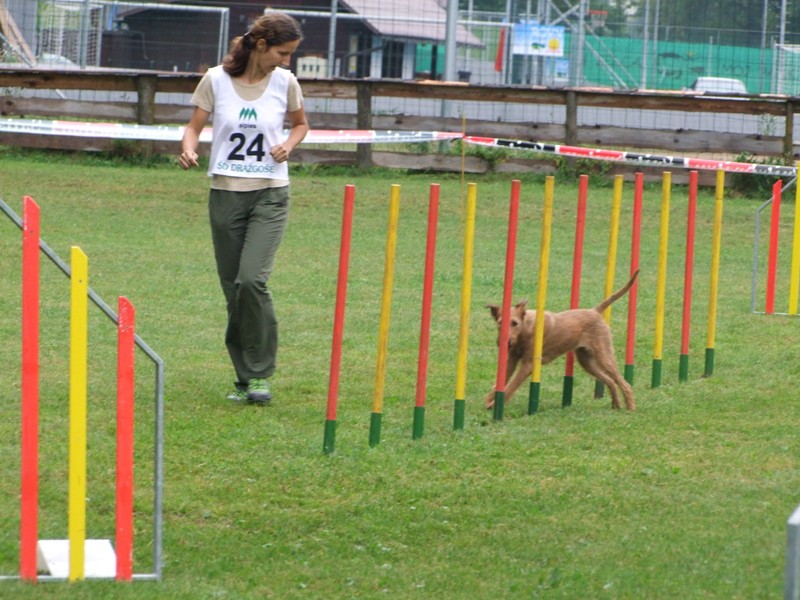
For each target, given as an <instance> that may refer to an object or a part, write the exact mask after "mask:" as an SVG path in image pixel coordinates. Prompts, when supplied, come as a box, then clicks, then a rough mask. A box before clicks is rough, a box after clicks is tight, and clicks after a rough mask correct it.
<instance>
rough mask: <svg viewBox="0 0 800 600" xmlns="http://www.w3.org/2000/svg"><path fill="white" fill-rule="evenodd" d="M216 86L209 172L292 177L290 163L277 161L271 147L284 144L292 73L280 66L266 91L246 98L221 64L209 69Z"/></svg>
mask: <svg viewBox="0 0 800 600" xmlns="http://www.w3.org/2000/svg"><path fill="white" fill-rule="evenodd" d="M209 75H210V77H211V85H212V87H213V89H214V117H213V139H212V142H211V155H210V159H209V169H208V173H209V175H225V176H228V177H250V178H264V179H289V165H288V163H286V162H282V163H277V162H275V161H274V160H273V159H272V157H271V156H270V155H269V150H270V148H272V147H273V146H275V145H276V144H280V143H282V142H283V141H284V140H285V138H286V136H285V134H284V127H283V125H284V120H285V118H286V104H287V96H288V90H289V77H290V73H289V72H288V71H284V70H283V69H280V68H277V69H275V70H274V71H273V72H272V75H271V76H270V78H269V83H268V84H267V88H266V89H265V90H264V94H263V95H262V96H261V97H260V98H258V99H257V100H254V101H252V102H248V101H247V100H243V99H242V98H241V97H240V96H239V95H238V94H237V93H236V90H235V89H234V87H233V83H232V82H231V77H230V75H228V74H227V73H226V72H225V71H224V70H223V69H222V66H216V67H212V68H211V69H209Z"/></svg>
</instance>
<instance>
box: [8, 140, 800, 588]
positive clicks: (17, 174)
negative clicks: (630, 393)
mask: <svg viewBox="0 0 800 600" xmlns="http://www.w3.org/2000/svg"><path fill="white" fill-rule="evenodd" d="M468 181H475V182H476V183H477V185H478V209H477V212H478V216H477V225H476V241H475V253H474V269H473V288H472V306H471V320H470V339H469V344H470V346H469V363H468V376H467V398H466V400H467V402H466V405H467V406H466V425H465V429H464V431H460V432H455V431H453V427H452V422H453V400H454V391H455V372H456V369H455V367H456V356H457V341H458V326H459V304H460V296H461V279H462V277H461V276H462V260H463V239H462V238H463V226H464V210H463V207H464V204H463V203H464V182H463V181H462V180H461V178H460V177H459V176H456V175H443V174H438V173H433V174H407V173H402V172H393V173H390V172H386V171H375V172H370V173H358V172H356V171H342V170H326V169H313V168H306V169H297V170H296V171H294V173H293V206H292V216H291V219H290V224H289V228H288V230H287V235H286V238H285V241H284V243H283V245H282V247H281V249H280V252H279V255H278V261H277V266H276V270H275V273H274V276H273V279H272V283H271V287H272V290H273V293H274V296H275V301H276V307H277V310H278V317H279V320H280V326H281V352H280V355H279V369H278V373H277V374H276V376H275V378H274V381H273V385H272V387H273V391H274V393H275V400H274V403H273V405H272V406H270V407H267V408H263V409H261V408H257V407H249V406H238V405H234V404H231V403H230V402H228V401H226V400H225V395H226V393H227V392H228V391H229V388H230V385H231V382H232V377H233V374H232V370H231V368H230V366H229V363H228V359H227V355H226V352H225V347H224V344H223V332H224V317H225V315H224V312H225V310H224V303H223V297H222V293H221V291H220V289H219V285H218V283H217V279H216V273H215V270H214V265H213V257H212V252H211V243H210V239H209V238H210V236H209V229H208V224H207V215H206V198H207V180H206V177H205V176H204V174H203V173H202V172H201V171H198V170H195V171H193V172H188V173H187V172H183V171H181V170H180V169H179V168H178V167H177V166H176V165H175V164H163V163H162V164H156V165H150V166H147V165H124V164H120V163H114V162H105V161H102V160H98V159H97V158H87V157H69V156H61V155H57V154H53V155H49V154H42V153H30V154H27V153H22V154H20V153H17V152H13V151H10V150H8V149H4V150H0V197H2V198H3V199H4V200H5V201H6V202H7V203H8V204H10V205H11V206H12V207H13V208H14V209H15V210H16V211H18V212H19V213H20V214H21V205H22V196H23V195H31V196H33V197H34V199H35V200H36V201H37V203H39V204H40V206H41V209H42V237H43V239H44V240H45V241H46V242H47V243H48V244H49V245H50V246H51V247H52V248H53V249H54V250H55V251H56V252H58V253H59V254H60V255H61V256H62V257H63V258H64V259H65V260H68V259H69V251H70V247H71V246H72V245H77V246H79V247H81V249H82V250H83V251H84V252H85V253H86V254H87V255H88V257H89V284H90V286H91V287H92V288H93V289H94V290H95V291H96V292H97V293H98V294H99V295H100V296H101V297H102V298H103V299H104V300H105V301H106V302H108V303H109V304H111V305H112V306H116V297H117V296H119V295H124V296H126V297H128V298H129V299H130V300H131V302H132V303H133V304H134V306H135V307H136V318H137V331H138V333H139V334H140V335H141V336H142V338H143V339H144V340H145V341H146V342H147V343H148V344H149V345H150V346H151V347H152V348H153V349H154V350H155V351H156V352H157V353H159V354H160V356H161V357H162V358H163V359H164V361H165V364H166V422H165V428H166V452H165V472H166V481H165V502H164V557H165V564H164V576H163V580H162V581H161V582H158V583H155V582H134V583H133V584H119V583H114V582H108V581H105V582H104V581H86V582H81V583H75V584H67V583H42V584H38V585H35V586H33V585H30V584H22V583H18V582H13V581H11V582H10V581H0V597H3V598H12V597H13V598H39V597H58V598H108V597H114V598H186V599H192V600H194V599H198V598H280V599H284V598H384V597H387V598H437V599H439V598H538V597H543V598H581V599H584V598H630V599H641V598H664V599H673V598H724V599H729V598H742V599H752V598H775V597H779V596H780V595H781V593H782V589H783V575H784V555H785V544H786V519H787V518H788V516H789V514H790V513H791V512H792V510H794V508H795V506H797V505H798V504H799V503H800V494H798V492H797V490H798V488H799V487H800V472H798V461H797V457H798V456H799V455H800V441H798V436H797V431H798V428H800V417H799V416H798V411H796V410H795V409H797V408H798V406H797V402H798V398H797V396H798V393H797V384H798V374H800V321H797V320H796V318H792V317H785V316H771V317H768V316H764V315H759V314H756V315H754V314H751V312H750V292H751V274H752V272H751V271H752V262H753V246H754V244H753V231H754V217H755V211H756V208H757V207H758V206H759V205H760V204H761V203H762V202H763V201H764V200H765V198H761V197H757V198H741V197H726V200H725V209H724V231H723V237H722V254H721V269H720V281H719V305H718V310H717V316H718V320H717V325H716V340H715V342H716V343H715V347H716V355H715V370H714V374H713V377H710V378H703V377H702V373H703V355H704V352H705V348H706V329H707V323H708V304H709V298H708V292H709V287H710V265H711V246H712V223H713V201H714V195H713V190H709V189H703V190H701V194H700V198H699V202H698V226H697V239H696V258H695V269H694V291H695V294H694V297H695V298H694V302H693V307H692V320H691V325H692V340H691V352H690V356H691V358H690V375H689V381H688V382H686V383H679V382H678V355H679V343H680V323H681V316H682V314H681V302H682V300H681V299H682V290H683V263H684V252H685V231H686V223H685V217H686V204H687V200H686V189H685V188H683V187H680V186H674V187H673V190H672V191H673V195H672V201H671V210H670V237H669V259H668V268H667V282H668V285H667V297H666V314H665V338H664V358H663V382H662V385H661V387H659V388H657V389H651V387H650V373H651V364H652V360H653V349H654V334H653V332H654V330H655V305H656V282H657V272H658V271H657V269H658V254H659V253H658V248H659V222H660V199H661V183H660V181H658V180H655V179H648V183H647V187H646V190H645V196H644V217H643V224H642V245H641V260H640V263H641V268H642V273H641V279H640V285H639V296H638V307H639V313H638V318H637V323H636V360H635V377H634V393H635V395H636V400H637V405H638V410H637V411H636V412H635V413H628V412H625V411H612V410H611V408H610V398H609V397H608V394H606V397H605V398H604V399H602V400H594V399H593V398H592V392H593V389H594V382H593V381H592V380H591V379H590V378H589V377H588V376H587V375H586V374H584V373H583V372H576V377H575V391H574V399H573V405H572V406H571V407H570V408H568V409H562V408H561V387H562V379H563V364H564V362H563V359H559V360H558V361H556V362H555V363H553V364H552V365H548V366H546V367H544V369H543V375H542V398H541V402H540V410H539V412H538V413H537V414H536V415H532V416H529V415H527V414H526V409H527V406H526V404H527V403H526V402H525V401H524V400H523V397H524V395H526V394H522V395H519V396H517V397H515V399H514V400H512V401H511V402H510V403H509V405H508V406H507V407H506V411H505V418H504V419H503V420H502V421H501V422H495V421H494V420H493V419H492V415H491V413H489V412H487V411H486V410H485V409H484V408H483V398H484V396H485V395H486V394H487V393H488V392H489V391H490V390H491V388H492V386H493V383H494V379H495V370H496V348H495V337H496V331H495V328H494V325H493V323H492V320H491V318H490V316H489V313H488V311H487V310H486V309H485V308H484V304H486V303H489V302H495V303H497V302H499V301H500V300H501V297H502V289H503V273H504V256H505V251H506V234H507V228H508V206H509V193H510V185H511V180H510V178H509V177H500V176H485V177H481V178H477V179H468ZM433 182H437V183H440V184H441V206H440V211H439V227H438V244H437V249H436V277H435V283H434V297H433V306H432V326H431V332H430V340H431V346H430V363H429V368H428V390H427V409H426V415H425V417H426V421H425V434H424V436H423V438H422V439H420V440H412V435H411V434H412V416H413V405H414V396H415V383H416V377H417V357H418V341H419V336H420V314H421V290H422V282H423V266H424V255H425V236H426V227H427V212H428V192H429V186H430V184H431V183H433ZM348 183H353V184H355V185H356V206H355V217H354V225H353V247H352V250H351V260H350V277H349V288H348V297H347V312H346V324H345V332H344V345H343V358H342V379H341V384H340V389H339V397H340V405H339V414H338V423H337V436H336V451H335V452H334V453H333V454H332V455H329V456H328V455H325V454H324V453H323V452H322V443H323V428H324V422H325V405H326V398H327V386H328V374H329V365H330V354H331V334H332V327H333V312H334V298H335V287H336V274H337V262H338V253H339V235H340V228H341V209H342V197H343V192H344V186H345V185H346V184H348ZM393 183H398V184H400V185H401V186H402V187H401V208H400V222H399V230H398V241H397V259H396V269H395V276H394V286H393V297H392V312H391V327H390V336H389V351H388V362H387V376H386V382H385V390H384V392H385V393H384V398H385V400H384V416H383V431H382V440H381V443H380V444H379V445H378V446H377V447H375V448H370V447H369V444H368V435H369V421H370V411H371V406H372V397H373V389H374V383H375V372H376V356H377V343H378V342H377V340H378V321H379V316H380V298H381V287H382V282H383V267H384V250H385V245H386V229H387V221H388V201H389V190H390V186H391V184H393ZM543 192H544V181H543V179H542V178H538V177H525V178H524V179H523V182H522V201H521V206H520V225H519V233H518V245H517V261H516V269H515V290H514V298H515V300H516V299H521V298H528V299H529V300H530V301H531V303H532V304H533V303H535V300H536V295H537V290H536V285H537V281H538V268H539V241H540V238H541V220H542V206H543ZM611 196H612V188H611V185H610V183H609V182H607V181H604V180H602V179H601V178H599V177H594V176H593V178H592V180H591V183H590V192H589V204H588V206H589V208H588V215H587V228H586V241H585V249H584V255H585V261H584V268H583V280H582V294H581V295H582V298H583V299H584V300H583V302H582V304H583V305H587V306H589V305H594V304H596V303H597V302H599V300H600V299H601V298H602V294H603V289H604V284H605V264H606V255H607V251H608V242H609V216H610V210H611V209H610V207H611ZM576 198H577V183H576V182H575V181H572V180H567V179H563V178H561V177H559V178H557V180H556V201H555V208H554V217H553V230H552V248H551V251H550V252H551V261H550V269H549V272H550V277H549V281H548V296H547V306H548V307H549V308H550V309H552V310H561V309H564V308H567V307H568V304H569V285H570V280H571V269H572V267H571V261H572V250H573V244H574V231H575V206H576ZM791 199H792V202H789V201H788V199H787V201H786V203H785V205H784V207H783V215H782V227H781V234H782V241H781V255H780V263H779V277H778V290H777V302H776V310H778V311H779V312H785V311H786V309H787V297H788V278H789V275H788V273H789V260H790V245H791V234H792V228H791V223H792V219H793V214H794V210H793V192H792V198H791ZM632 200H633V187H632V184H631V183H626V187H625V193H624V198H623V208H622V218H621V226H620V234H619V255H618V259H617V268H616V282H617V284H618V285H621V284H622V283H623V281H624V280H625V279H626V278H627V274H628V271H629V256H630V245H631V241H630V239H631V206H632ZM764 219H765V221H766V223H767V224H768V222H769V218H768V215H765V217H764ZM762 226H764V227H765V226H766V225H763V224H762ZM762 238H763V239H762V240H761V241H760V243H759V253H760V254H759V263H760V264H759V276H758V277H759V279H758V290H757V296H758V305H757V308H758V310H761V309H762V308H763V296H764V282H765V280H766V271H765V267H766V248H767V243H766V242H767V240H766V236H765V235H763V234H762ZM20 247H21V235H20V232H19V230H18V229H17V227H16V226H14V225H13V224H12V223H11V222H8V221H5V220H3V221H0V276H1V277H2V280H3V284H2V285H1V286H0V339H2V341H3V343H2V344H0V362H1V363H2V364H3V368H2V370H0V373H1V374H2V379H1V380H2V383H3V385H2V386H1V387H0V390H1V391H0V440H2V442H0V473H2V475H3V477H2V478H0V573H1V574H15V573H16V572H17V569H18V562H17V561H18V558H17V555H18V535H19V516H18V514H19V506H18V494H19V434H18V431H19V396H20V375H19V374H20V344H19V339H20V312H21V308H20V293H19V292H20V256H21V252H20ZM626 313H627V299H622V300H620V301H619V302H618V303H617V304H616V305H615V308H614V310H613V317H612V319H613V320H612V328H613V330H614V334H615V339H616V350H617V356H618V358H619V364H620V367H622V364H623V362H624V342H625V317H626ZM41 315H42V316H41V318H42V336H41V337H42V339H41V365H42V376H41V419H42V423H41V433H40V445H41V482H40V486H41V506H40V513H39V518H40V537H42V538H66V536H67V470H68V469H67V456H68V450H67V445H68V433H67V432H68V424H67V421H68V419H67V416H68V397H69V393H68V391H69V289H68V281H67V279H66V278H65V277H64V276H63V275H61V274H60V273H59V272H58V271H57V270H56V269H55V267H53V266H52V265H51V264H50V263H49V262H47V261H44V262H43V265H42V300H41ZM89 338H90V351H89V394H88V395H89V413H90V416H89V431H90V436H89V437H90V440H89V444H88V461H89V465H90V466H89V473H88V492H87V494H88V499H87V506H88V509H87V534H88V537H92V538H112V537H113V532H114V506H113V501H114V490H113V481H114V455H113V445H114V433H115V426H114V418H115V407H114V396H115V369H116V362H115V361H116V355H115V352H116V348H115V331H114V327H113V324H112V323H111V322H110V321H109V320H108V319H107V318H106V317H105V316H104V315H102V314H101V313H100V311H98V310H96V309H94V308H93V307H92V308H91V310H90V319H89ZM136 377H137V380H136V386H137V397H136V400H137V423H136V434H137V441H136V461H137V463H136V465H137V469H136V478H137V492H136V507H135V508H136V532H135V565H134V567H135V572H137V573H146V572H149V571H150V570H151V569H152V567H153V565H152V546H151V543H152V511H151V502H152V492H151V489H150V478H151V477H152V446H153V435H152V421H153V410H152V400H153V367H152V364H150V363H149V362H148V361H147V359H146V357H145V356H144V354H143V353H141V352H137V372H136Z"/></svg>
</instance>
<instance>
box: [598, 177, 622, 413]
mask: <svg viewBox="0 0 800 600" xmlns="http://www.w3.org/2000/svg"><path fill="white" fill-rule="evenodd" d="M624 182H625V178H624V177H623V176H622V175H615V176H614V192H613V194H612V196H611V227H610V231H609V234H608V255H607V258H606V287H605V290H604V291H605V295H604V296H603V297H604V298H608V297H609V296H610V295H611V294H613V293H614V275H615V274H616V272H617V248H618V246H619V217H620V213H621V212H622V188H623V185H624ZM611 309H612V307H611V306H609V307H607V308H606V309H605V310H604V311H603V320H604V321H605V322H606V323H607V324H608V325H609V326H611ZM604 391H605V384H604V383H603V382H602V381H600V380H599V379H598V380H596V381H595V382H594V397H595V399H598V398H602V397H603V392H604Z"/></svg>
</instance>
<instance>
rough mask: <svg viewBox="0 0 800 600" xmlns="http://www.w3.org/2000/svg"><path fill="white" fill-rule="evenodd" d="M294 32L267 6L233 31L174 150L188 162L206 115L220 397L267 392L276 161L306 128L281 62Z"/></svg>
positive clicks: (271, 366) (279, 216) (279, 198)
mask: <svg viewBox="0 0 800 600" xmlns="http://www.w3.org/2000/svg"><path fill="white" fill-rule="evenodd" d="M302 39H303V33H302V30H301V29H300V25H299V24H298V22H297V21H296V20H295V19H293V18H292V17H290V16H289V15H285V14H282V13H268V14H266V15H264V16H263V17H261V18H259V19H258V20H257V21H256V22H255V23H254V24H253V26H252V27H251V28H250V30H249V31H248V32H247V33H245V34H244V35H243V36H241V37H238V38H236V39H235V40H233V42H232V44H231V51H230V53H229V54H228V55H227V56H226V57H225V58H224V60H223V62H222V64H221V65H218V66H216V67H213V68H211V69H209V70H208V72H206V74H205V75H204V76H203V78H202V80H201V81H200V83H199V84H198V86H197V89H196V90H195V92H194V94H193V96H192V104H193V105H194V106H195V108H194V112H193V113H192V117H191V120H190V121H189V123H188V125H187V126H186V129H185V131H184V134H183V140H182V143H181V150H182V152H181V155H180V157H179V159H178V162H179V164H180V166H181V168H183V169H189V168H191V167H194V166H197V164H198V162H197V146H198V144H199V140H200V133H201V132H202V130H203V128H204V127H205V125H206V124H207V122H208V120H209V117H212V115H213V132H214V133H213V139H212V143H211V154H210V156H209V171H208V172H209V175H210V176H211V190H210V192H209V199H208V210H209V218H210V221H211V237H212V240H213V243H214V255H215V258H216V263H217V273H218V274H219V280H220V284H221V286H222V291H223V292H224V294H225V299H226V301H227V306H228V326H227V331H226V333H225V344H226V346H227V348H228V353H229V354H230V357H231V361H232V362H233V367H234V370H235V372H236V382H235V388H234V390H233V392H232V393H231V394H230V395H229V396H228V398H229V399H231V400H236V401H243V402H247V403H248V404H258V405H264V404H267V403H268V402H270V401H271V400H272V394H271V392H270V389H269V383H268V378H269V377H271V376H272V374H273V373H274V372H275V356H276V353H277V347H278V326H277V321H276V318H275V312H274V309H273V305H272V296H271V294H270V291H269V288H268V287H267V282H268V280H269V276H270V273H271V272H272V268H273V264H274V261H275V253H276V251H277V249H278V245H279V244H280V242H281V238H282V237H283V232H284V229H285V228H286V221H287V218H288V216H289V168H288V164H287V162H286V161H287V160H288V158H289V155H290V154H291V152H292V150H293V149H294V148H295V146H297V144H299V143H300V142H301V141H302V140H303V138H304V137H305V135H306V133H307V132H308V122H307V121H306V116H305V111H304V110H303V95H302V92H301V90H300V86H299V84H298V83H297V79H296V78H295V76H294V75H293V74H292V73H291V72H290V71H289V70H288V69H286V68H281V67H288V65H289V59H290V58H291V56H292V54H293V53H294V52H295V50H297V46H298V45H299V44H300V42H301V41H302ZM287 119H288V122H289V126H290V130H289V135H288V137H286V136H285V133H284V123H285V121H286V120H287Z"/></svg>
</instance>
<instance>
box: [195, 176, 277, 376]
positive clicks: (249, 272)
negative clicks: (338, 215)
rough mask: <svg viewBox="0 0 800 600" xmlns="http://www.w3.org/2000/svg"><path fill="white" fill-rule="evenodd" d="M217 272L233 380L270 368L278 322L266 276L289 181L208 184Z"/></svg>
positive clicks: (272, 367) (264, 372)
mask: <svg viewBox="0 0 800 600" xmlns="http://www.w3.org/2000/svg"><path fill="white" fill-rule="evenodd" d="M208 213H209V219H210V221H211V238H212V240H213V243H214V256H215V258H216V262H217V274H218V275H219V281H220V284H221V286H222V291H223V293H224V294H225V300H226V302H227V307H228V327H227V330H226V332H225V345H226V346H227V348H228V354H229V355H230V357H231V361H232V362H233V368H234V369H235V371H236V377H237V385H239V386H246V385H247V383H248V382H249V381H250V380H251V379H253V378H263V377H270V376H271V375H272V374H273V373H274V372H275V358H276V355H277V351H278V322H277V319H276V318H275V310H274V307H273V305H272V294H270V291H269V288H268V287H267V282H268V281H269V277H270V274H271V273H272V268H273V266H274V264H275V254H276V252H277V251H278V246H279V245H280V243H281V240H282V239H283V233H284V231H285V229H286V222H287V220H288V217H289V187H288V186H286V187H278V188H266V189H263V190H256V191H253V192H229V191H225V190H215V189H212V190H211V192H210V194H209V198H208Z"/></svg>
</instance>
